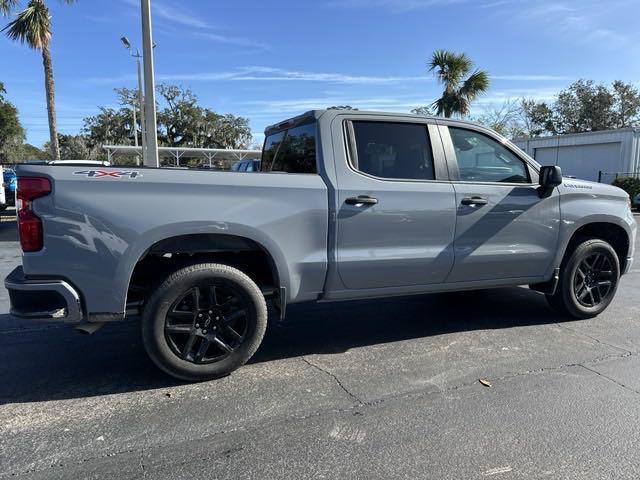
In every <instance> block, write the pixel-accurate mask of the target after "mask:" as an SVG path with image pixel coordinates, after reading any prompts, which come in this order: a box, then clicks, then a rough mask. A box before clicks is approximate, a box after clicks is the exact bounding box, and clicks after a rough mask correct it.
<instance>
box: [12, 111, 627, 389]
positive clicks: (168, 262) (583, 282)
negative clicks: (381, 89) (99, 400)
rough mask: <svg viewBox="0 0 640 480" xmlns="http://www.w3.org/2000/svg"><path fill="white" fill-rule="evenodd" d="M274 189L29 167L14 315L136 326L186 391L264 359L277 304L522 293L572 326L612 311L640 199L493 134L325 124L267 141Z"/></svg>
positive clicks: (317, 115) (281, 130) (155, 174)
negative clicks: (259, 353) (529, 291)
mask: <svg viewBox="0 0 640 480" xmlns="http://www.w3.org/2000/svg"><path fill="white" fill-rule="evenodd" d="M265 134H266V139H265V144H264V150H263V154H262V164H261V170H262V173H258V174H253V175H249V174H243V173H236V172H211V171H197V170H178V169H175V170H174V169H155V168H139V167H137V168H123V167H83V166H44V165H43V166H37V165H25V166H21V167H19V168H18V170H17V174H18V193H17V198H18V225H19V232H20V242H21V245H22V249H23V251H24V254H23V258H22V261H23V265H22V266H21V267H18V268H16V270H15V271H13V272H12V273H11V274H10V275H9V276H8V277H7V279H6V280H5V285H6V287H7V289H8V290H9V294H10V297H11V313H12V314H13V315H15V316H17V317H22V318H28V319H42V320H55V321H60V322H67V323H69V324H75V325H76V327H77V328H79V329H81V330H84V331H86V332H90V331H92V330H95V329H97V327H99V326H101V325H102V324H104V323H106V322H112V321H118V320H122V319H124V318H125V317H126V316H127V315H131V316H137V315H140V317H141V324H142V337H143V340H144V345H145V348H146V349H147V351H148V353H149V355H150V357H151V358H152V360H153V361H154V362H155V363H156V364H157V365H158V366H159V367H160V368H161V369H163V370H164V371H165V372H167V373H169V374H171V375H173V376H175V377H178V378H180V379H186V380H200V379H207V378H215V377H219V376H222V375H226V374H228V373H229V372H231V371H233V370H234V369H236V368H238V367H239V366H241V365H242V364H244V363H245V362H246V361H247V360H249V358H250V357H251V356H252V355H253V354H254V352H255V351H256V349H257V348H258V346H259V345H260V342H261V340H262V337H263V334H264V332H265V328H266V324H267V306H266V299H270V300H271V301H272V303H273V305H274V307H275V311H276V315H278V314H279V315H280V316H281V317H284V315H285V310H286V307H287V305H288V304H292V303H298V302H309V301H320V302H330V301H339V300H350V299H366V298H374V297H385V296H393V295H409V294H423V293H427V292H443V291H451V290H469V289H480V288H492V287H502V286H510V285H528V286H530V287H531V288H533V289H535V290H538V291H540V292H542V294H545V295H546V297H547V299H548V300H549V303H550V304H551V306H553V307H554V308H555V309H557V310H559V311H560V312H562V314H564V315H566V316H567V317H573V318H588V317H593V316H595V315H597V314H599V313H600V312H602V311H603V310H604V309H605V308H606V307H607V306H608V305H609V303H610V302H611V300H612V299H613V297H614V295H615V292H616V289H617V287H618V283H619V280H620V276H621V275H622V274H624V273H625V272H627V271H628V270H629V268H630V266H631V263H632V259H633V248H634V239H635V234H636V223H635V221H634V218H633V215H632V213H631V209H630V203H629V197H628V195H627V194H626V193H625V192H623V191H622V190H620V189H618V188H615V187H612V186H609V185H602V184H595V183H590V182H586V181H581V180H575V179H568V178H565V179H563V178H562V174H561V172H560V169H559V168H558V167H557V166H546V167H541V166H540V165H538V164H537V163H536V162H535V161H534V160H533V159H531V158H530V157H528V156H527V155H526V154H524V153H523V152H522V151H520V150H519V149H518V148H517V147H515V146H514V145H513V144H511V143H510V142H508V141H507V140H506V139H504V138H503V137H501V136H500V135H497V134H496V133H494V132H492V131H491V130H488V129H486V128H483V127H481V126H478V125H475V124H472V123H468V122H463V121H456V120H449V119H444V118H429V117H423V116H414V115H402V114H389V113H372V112H362V111H349V110H331V109H329V110H318V111H311V112H308V113H305V114H303V115H301V116H299V117H296V118H292V119H290V120H287V121H284V122H282V123H279V124H277V125H273V126H271V127H269V128H267V130H266V132H265Z"/></svg>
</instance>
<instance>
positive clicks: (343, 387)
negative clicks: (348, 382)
mask: <svg viewBox="0 0 640 480" xmlns="http://www.w3.org/2000/svg"><path fill="white" fill-rule="evenodd" d="M300 358H301V359H302V361H303V362H304V363H306V364H307V365H309V366H310V367H312V368H315V369H317V370H320V371H321V372H322V373H324V374H326V375H328V376H330V377H331V378H333V380H334V381H335V382H336V383H337V384H338V386H339V387H340V388H341V389H342V390H343V391H344V392H345V393H346V394H347V395H349V396H350V397H351V399H352V400H354V401H355V402H356V403H357V404H358V405H364V402H363V401H362V400H360V398H358V396H357V395H356V394H354V393H353V392H351V391H349V389H348V388H347V387H346V386H345V385H344V384H343V383H342V382H341V381H340V379H339V378H338V377H337V376H336V375H334V374H333V373H332V372H330V371H329V370H327V369H325V368H322V367H321V366H320V365H317V364H315V363H313V362H312V361H311V360H309V359H308V358H307V357H304V356H302V357H300Z"/></svg>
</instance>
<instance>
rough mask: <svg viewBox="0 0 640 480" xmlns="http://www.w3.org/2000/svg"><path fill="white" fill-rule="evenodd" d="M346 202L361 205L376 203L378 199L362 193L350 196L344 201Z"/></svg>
mask: <svg viewBox="0 0 640 480" xmlns="http://www.w3.org/2000/svg"><path fill="white" fill-rule="evenodd" d="M344 203H346V204H347V205H356V206H360V207H361V206H363V205H375V204H376V203H378V199H377V198H373V197H370V196H369V195H360V196H358V197H349V198H347V199H346V200H345V201H344Z"/></svg>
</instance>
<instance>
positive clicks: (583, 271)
mask: <svg viewBox="0 0 640 480" xmlns="http://www.w3.org/2000/svg"><path fill="white" fill-rule="evenodd" d="M568 255H569V257H568V258H567V259H565V260H563V262H562V266H561V267H560V279H559V282H558V287H557V289H556V292H555V293H554V294H553V295H547V300H548V301H549V304H550V305H551V306H552V307H553V308H555V309H556V310H558V311H559V312H560V313H562V314H565V315H570V316H572V317H574V318H591V317H595V316H596V315H599V314H600V313H602V312H603V311H604V310H605V309H606V308H607V307H608V306H609V304H610V303H611V301H612V300H613V297H614V295H615V293H616V290H617V288H618V281H619V280H620V262H619V260H618V256H617V254H616V252H615V250H614V249H613V247H612V246H611V245H609V244H608V243H607V242H605V241H604V240H599V239H590V240H585V241H583V242H582V243H580V244H579V245H578V246H577V247H576V248H575V249H574V250H573V252H570V253H568Z"/></svg>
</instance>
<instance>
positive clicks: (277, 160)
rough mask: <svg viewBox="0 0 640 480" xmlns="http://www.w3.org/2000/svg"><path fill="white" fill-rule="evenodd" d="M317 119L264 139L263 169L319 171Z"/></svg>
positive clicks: (301, 171) (292, 171)
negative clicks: (317, 162) (317, 161)
mask: <svg viewBox="0 0 640 480" xmlns="http://www.w3.org/2000/svg"><path fill="white" fill-rule="evenodd" d="M316 125H317V124H316V121H315V119H312V120H311V121H308V120H307V121H306V122H305V123H303V124H299V125H293V126H291V127H289V128H286V129H284V130H282V131H279V132H274V133H270V134H269V135H267V137H266V138H265V141H264V148H263V150H262V164H261V171H263V172H287V173H317V172H318V168H317V165H316Z"/></svg>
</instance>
